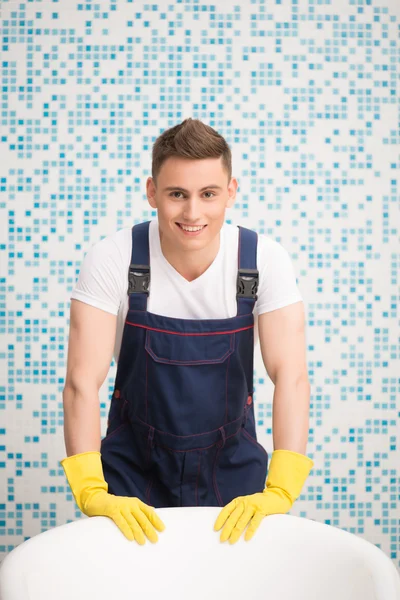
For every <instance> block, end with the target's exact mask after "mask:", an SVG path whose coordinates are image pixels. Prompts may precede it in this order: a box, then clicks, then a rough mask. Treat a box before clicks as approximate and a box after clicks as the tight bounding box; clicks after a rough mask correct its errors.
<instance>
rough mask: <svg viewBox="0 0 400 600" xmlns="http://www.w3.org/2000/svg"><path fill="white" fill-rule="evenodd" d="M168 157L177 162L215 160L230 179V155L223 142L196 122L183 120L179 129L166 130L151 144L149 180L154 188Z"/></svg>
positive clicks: (210, 129)
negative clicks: (219, 162)
mask: <svg viewBox="0 0 400 600" xmlns="http://www.w3.org/2000/svg"><path fill="white" fill-rule="evenodd" d="M170 156H179V157H181V158H193V159H200V158H218V157H220V156H222V165H223V168H224V169H225V171H226V172H227V175H228V183H229V181H230V180H231V177H232V155H231V150H230V148H229V146H228V144H227V142H226V140H225V139H224V138H223V137H222V135H220V134H219V133H218V132H217V131H215V129H213V128H212V127H210V126H209V125H206V124H205V123H203V122H202V121H200V120H199V119H191V118H188V119H185V120H184V121H182V123H180V124H179V125H175V126H174V127H171V128H170V129H166V130H165V131H163V133H162V134H161V135H160V136H159V137H158V138H157V139H156V141H155V142H154V144H153V153H152V165H151V176H152V178H153V180H154V184H155V185H157V177H158V174H159V172H160V169H161V165H162V164H163V163H164V162H165V161H166V160H167V158H169V157H170Z"/></svg>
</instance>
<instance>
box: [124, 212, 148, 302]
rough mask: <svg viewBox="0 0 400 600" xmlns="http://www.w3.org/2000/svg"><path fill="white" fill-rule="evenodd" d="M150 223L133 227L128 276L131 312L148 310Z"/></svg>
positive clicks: (146, 222)
mask: <svg viewBox="0 0 400 600" xmlns="http://www.w3.org/2000/svg"><path fill="white" fill-rule="evenodd" d="M149 226H150V221H145V222H144V223H138V224H137V225H134V226H133V227H132V255H131V264H130V265H129V274H128V296H129V310H142V311H146V310H147V297H148V295H149V289H150V251H149Z"/></svg>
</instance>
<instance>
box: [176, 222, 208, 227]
mask: <svg viewBox="0 0 400 600" xmlns="http://www.w3.org/2000/svg"><path fill="white" fill-rule="evenodd" d="M176 224H177V225H178V227H180V228H181V229H183V227H182V223H178V221H176ZM185 227H193V228H194V229H197V228H198V227H200V228H201V229H204V227H207V225H185Z"/></svg>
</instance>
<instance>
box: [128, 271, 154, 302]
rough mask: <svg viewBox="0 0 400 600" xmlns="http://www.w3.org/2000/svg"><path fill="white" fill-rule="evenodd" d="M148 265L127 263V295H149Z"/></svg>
mask: <svg viewBox="0 0 400 600" xmlns="http://www.w3.org/2000/svg"><path fill="white" fill-rule="evenodd" d="M149 284H150V265H134V264H131V265H129V274H128V296H129V295H130V294H147V295H149Z"/></svg>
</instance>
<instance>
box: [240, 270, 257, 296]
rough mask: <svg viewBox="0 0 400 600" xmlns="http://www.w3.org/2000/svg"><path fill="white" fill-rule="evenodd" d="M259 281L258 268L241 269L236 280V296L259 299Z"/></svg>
mask: <svg viewBox="0 0 400 600" xmlns="http://www.w3.org/2000/svg"><path fill="white" fill-rule="evenodd" d="M258 282H259V275H258V269H239V270H238V275H237V280H236V298H254V300H257V291H258Z"/></svg>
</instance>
